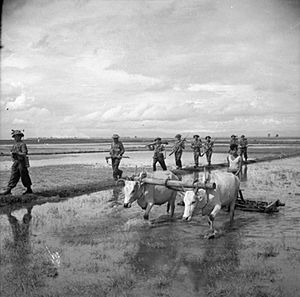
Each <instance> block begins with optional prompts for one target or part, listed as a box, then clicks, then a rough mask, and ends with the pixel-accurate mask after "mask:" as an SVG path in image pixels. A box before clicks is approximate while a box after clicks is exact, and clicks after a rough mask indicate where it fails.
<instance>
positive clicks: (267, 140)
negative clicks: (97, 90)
mask: <svg viewBox="0 0 300 297" xmlns="http://www.w3.org/2000/svg"><path fill="white" fill-rule="evenodd" d="M163 139H164V140H166V141H169V142H174V141H175V139H174V138H169V137H167V138H163ZM25 140H26V143H27V144H72V143H74V144H75V143H107V142H111V141H112V140H111V138H25ZM121 140H122V141H123V142H127V143H130V142H132V143H136V142H140V143H151V142H153V138H139V137H136V138H135V137H134V138H132V137H121ZM187 140H188V141H192V137H188V138H187ZM213 140H215V143H217V144H218V143H219V144H226V143H229V141H230V136H229V137H226V138H225V137H216V138H213ZM202 141H204V137H202ZM248 142H249V144H300V137H248ZM11 143H13V139H11V140H8V139H2V140H1V139H0V145H1V144H2V145H5V144H11Z"/></svg>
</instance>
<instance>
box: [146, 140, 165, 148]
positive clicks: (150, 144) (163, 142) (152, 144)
mask: <svg viewBox="0 0 300 297" xmlns="http://www.w3.org/2000/svg"><path fill="white" fill-rule="evenodd" d="M161 144H165V145H168V144H169V143H168V141H162V142H161ZM154 145H156V142H152V143H149V144H146V145H145V147H148V148H150V147H151V146H154Z"/></svg>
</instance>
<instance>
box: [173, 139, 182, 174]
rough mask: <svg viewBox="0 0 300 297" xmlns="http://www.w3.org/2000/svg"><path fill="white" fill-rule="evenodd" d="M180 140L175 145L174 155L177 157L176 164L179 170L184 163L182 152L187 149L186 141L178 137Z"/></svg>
mask: <svg viewBox="0 0 300 297" xmlns="http://www.w3.org/2000/svg"><path fill="white" fill-rule="evenodd" d="M176 138H177V139H178V140H177V141H176V142H175V145H174V149H173V151H174V155H175V164H176V167H177V169H181V168H182V162H181V156H182V152H183V150H184V149H185V144H184V141H183V140H182V139H180V138H178V137H176Z"/></svg>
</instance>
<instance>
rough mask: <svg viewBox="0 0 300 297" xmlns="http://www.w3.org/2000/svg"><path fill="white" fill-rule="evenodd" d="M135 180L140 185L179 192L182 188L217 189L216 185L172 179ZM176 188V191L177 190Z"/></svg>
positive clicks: (136, 178)
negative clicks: (163, 187) (162, 187)
mask: <svg viewBox="0 0 300 297" xmlns="http://www.w3.org/2000/svg"><path fill="white" fill-rule="evenodd" d="M135 180H138V181H141V182H142V183H146V184H150V185H156V186H165V187H167V188H172V189H174V190H178V191H181V190H182V188H190V189H197V188H198V189H205V190H207V189H215V188H216V187H217V185H216V183H211V182H199V181H196V182H190V181H180V180H173V179H159V178H151V177H144V178H138V177H135ZM177 188H178V189H177Z"/></svg>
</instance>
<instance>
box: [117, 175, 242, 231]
mask: <svg viewBox="0 0 300 297" xmlns="http://www.w3.org/2000/svg"><path fill="white" fill-rule="evenodd" d="M145 176H147V177H152V178H158V179H165V180H167V179H168V180H170V179H171V180H178V177H177V176H176V175H175V174H173V173H172V172H171V171H156V172H153V173H151V174H149V173H144V172H143V173H141V174H140V178H138V179H136V180H130V179H122V180H119V181H118V183H123V184H124V196H125V198H124V207H125V208H129V207H131V204H132V203H133V202H134V201H137V203H138V205H139V206H140V207H141V208H142V209H144V210H145V213H144V219H145V220H148V219H149V213H150V210H151V208H152V207H153V206H154V205H162V204H165V203H167V213H169V212H170V216H171V217H172V216H173V214H174V210H175V200H176V196H177V191H176V190H175V189H172V188H168V187H165V186H161V185H152V184H147V183H144V182H143V177H145ZM203 180H204V181H206V182H207V181H208V180H209V182H211V183H215V184H216V187H215V188H214V189H194V190H186V191H185V192H184V197H183V202H184V213H183V217H182V219H183V220H185V221H190V220H191V219H192V216H193V214H196V213H197V212H198V211H199V210H201V211H202V215H207V217H208V223H209V226H210V230H209V236H214V235H215V234H216V232H217V231H216V229H215V228H214V219H215V217H216V215H217V213H218V212H219V211H220V210H221V208H222V207H227V208H228V210H229V215H230V224H232V222H233V216H234V207H235V201H236V198H237V196H238V192H239V187H240V181H239V179H238V177H237V176H235V175H233V174H232V173H228V172H213V173H209V174H208V176H206V174H204V175H203Z"/></svg>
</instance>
